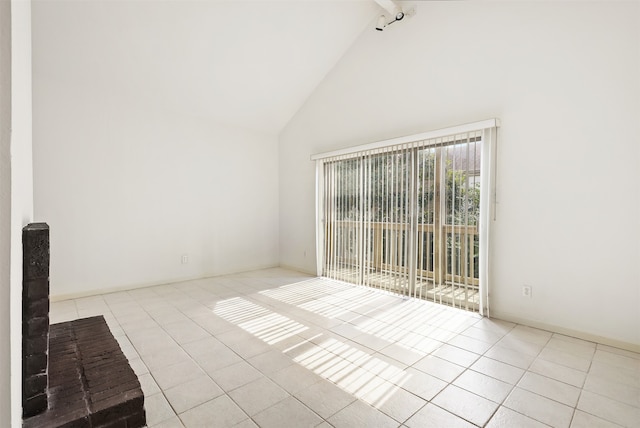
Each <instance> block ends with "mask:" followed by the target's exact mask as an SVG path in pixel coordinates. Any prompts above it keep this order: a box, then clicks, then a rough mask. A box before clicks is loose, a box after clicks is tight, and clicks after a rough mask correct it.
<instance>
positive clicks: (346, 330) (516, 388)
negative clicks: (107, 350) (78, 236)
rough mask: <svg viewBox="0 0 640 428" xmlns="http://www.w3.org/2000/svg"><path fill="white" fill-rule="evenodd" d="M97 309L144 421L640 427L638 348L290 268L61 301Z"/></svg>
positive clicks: (64, 308)
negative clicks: (141, 398)
mask: <svg viewBox="0 0 640 428" xmlns="http://www.w3.org/2000/svg"><path fill="white" fill-rule="evenodd" d="M98 314H101V315H104V317H105V319H106V320H107V322H108V323H109V325H110V327H111V330H112V332H113V334H114V336H115V337H116V338H117V339H118V341H119V343H120V345H121V347H122V349H123V351H124V353H125V354H126V355H127V357H128V358H129V360H130V363H131V365H132V367H133V369H134V370H135V371H136V373H137V374H138V376H139V378H140V382H141V384H142V388H143V390H144V394H145V407H146V411H147V422H148V424H149V426H150V427H182V426H185V427H231V426H235V427H255V426H260V427H274V428H282V427H296V428H299V427H307V426H308V427H314V426H319V427H331V426H334V427H349V428H354V427H386V426H389V427H398V426H402V427H410V428H413V427H473V426H479V427H484V426H486V427H543V426H553V427H617V426H626V427H639V426H640V354H637V353H633V352H629V351H625V350H621V349H616V348H612V347H609V346H605V345H602V344H597V343H593V342H587V341H584V340H579V339H575V338H571V337H567V336H563V335H559V334H554V333H550V332H547V331H542V330H537V329H534V328H529V327H525V326H522V325H516V324H511V323H506V322H501V321H495V320H489V319H486V318H481V317H480V316H478V315H477V314H472V313H467V312H464V311H460V310H456V309H452V308H447V307H443V306H439V305H436V304H432V303H429V302H424V301H417V300H408V299H403V298H401V297H398V296H393V295H389V294H385V293H384V292H380V291H377V290H371V289H367V288H363V287H357V286H352V285H349V284H344V283H338V282H334V281H330V280H326V279H319V278H312V277H308V276H305V275H303V274H299V273H296V272H292V271H288V270H284V269H267V270H261V271H255V272H248V273H244V274H237V275H229V276H224V277H216V278H211V279H203V280H196V281H188V282H182V283H175V284H167V285H161V286H156V287H149V288H143V289H136V290H131V291H123V292H118V293H111V294H103V295H99V296H94V297H87V298H80V299H75V300H67V301H61V302H55V303H52V305H51V322H54V323H55V322H60V321H67V320H71V319H75V318H78V317H87V316H93V315H98Z"/></svg>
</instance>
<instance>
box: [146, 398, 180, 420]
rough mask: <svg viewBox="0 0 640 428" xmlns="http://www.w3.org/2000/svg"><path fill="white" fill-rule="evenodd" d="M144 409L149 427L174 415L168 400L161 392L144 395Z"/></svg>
mask: <svg viewBox="0 0 640 428" xmlns="http://www.w3.org/2000/svg"><path fill="white" fill-rule="evenodd" d="M144 409H145V412H146V416H147V425H148V426H150V427H152V426H154V425H157V424H159V423H160V422H162V421H165V420H167V419H170V418H172V417H175V416H176V414H175V412H174V411H173V409H172V408H171V406H170V405H169V402H168V401H167V399H166V398H165V397H164V395H162V394H161V393H158V394H154V395H152V396H151V397H145V398H144Z"/></svg>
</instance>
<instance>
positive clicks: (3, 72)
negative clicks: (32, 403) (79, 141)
mask: <svg viewBox="0 0 640 428" xmlns="http://www.w3.org/2000/svg"><path fill="white" fill-rule="evenodd" d="M10 267H11V2H6V1H3V2H0V343H10V342H11V327H10V326H11V304H10V300H9V299H10V296H11V292H10V287H11V274H10V272H11V269H10ZM10 421H11V346H3V347H0V425H9V423H10Z"/></svg>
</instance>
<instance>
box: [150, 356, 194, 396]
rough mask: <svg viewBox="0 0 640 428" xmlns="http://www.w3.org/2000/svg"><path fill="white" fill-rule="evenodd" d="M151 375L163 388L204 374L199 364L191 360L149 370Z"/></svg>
mask: <svg viewBox="0 0 640 428" xmlns="http://www.w3.org/2000/svg"><path fill="white" fill-rule="evenodd" d="M151 375H152V376H153V378H154V379H155V381H156V383H157V384H158V386H159V387H160V388H162V389H163V390H166V389H169V388H171V387H173V386H176V385H180V384H182V383H185V382H188V381H190V380H193V379H197V378H200V377H203V376H206V375H205V373H204V371H202V369H201V368H200V366H198V365H197V364H196V363H195V362H193V361H185V362H183V363H178V364H173V365H171V366H167V367H163V368H161V369H158V370H153V371H151Z"/></svg>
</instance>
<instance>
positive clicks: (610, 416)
mask: <svg viewBox="0 0 640 428" xmlns="http://www.w3.org/2000/svg"><path fill="white" fill-rule="evenodd" d="M577 408H578V409H580V410H582V411H584V412H586V413H589V414H591V415H594V416H597V417H599V418H601V419H604V420H606V421H609V422H613V423H616V424H618V425H622V426H625V427H637V426H638V421H640V408H638V407H635V406H630V405H628V404H624V403H621V402H619V401H616V400H613V399H611V398H608V397H604V396H602V395H599V394H595V393H593V392H589V391H582V394H581V395H580V400H579V401H578V407H577Z"/></svg>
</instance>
